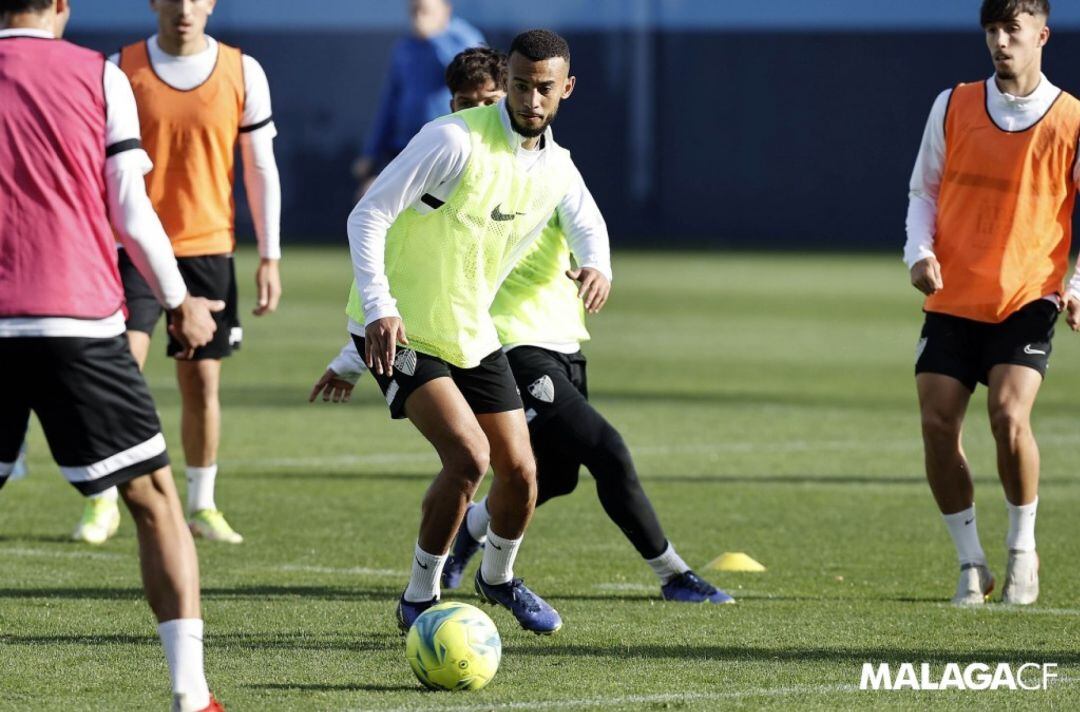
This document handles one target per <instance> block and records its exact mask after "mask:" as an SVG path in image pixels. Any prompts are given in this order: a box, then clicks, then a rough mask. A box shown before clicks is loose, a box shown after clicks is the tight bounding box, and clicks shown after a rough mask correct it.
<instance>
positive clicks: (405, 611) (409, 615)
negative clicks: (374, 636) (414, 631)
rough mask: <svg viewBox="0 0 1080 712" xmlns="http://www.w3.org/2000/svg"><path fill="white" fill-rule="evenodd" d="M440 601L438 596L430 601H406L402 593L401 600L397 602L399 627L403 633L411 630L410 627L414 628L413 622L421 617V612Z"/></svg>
mask: <svg viewBox="0 0 1080 712" xmlns="http://www.w3.org/2000/svg"><path fill="white" fill-rule="evenodd" d="M438 602H439V599H438V598H433V599H431V600H430V601H419V602H413V601H406V600H405V594H402V595H401V600H399V601H398V604H397V616H396V617H397V627H398V630H400V631H401V634H402V635H405V634H406V633H408V632H409V628H412V624H413V623H414V622H415V621H416V619H417V618H419V617H420V614H421V613H423V612H424V611H426V610H427V609H429V608H431V607H432V606H434V605H435V604H436V603H438Z"/></svg>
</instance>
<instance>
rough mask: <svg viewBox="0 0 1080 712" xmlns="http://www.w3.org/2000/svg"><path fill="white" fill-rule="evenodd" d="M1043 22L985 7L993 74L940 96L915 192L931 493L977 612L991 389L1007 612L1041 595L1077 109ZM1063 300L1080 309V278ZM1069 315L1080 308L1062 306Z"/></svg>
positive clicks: (919, 362) (1079, 169)
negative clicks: (1043, 511)
mask: <svg viewBox="0 0 1080 712" xmlns="http://www.w3.org/2000/svg"><path fill="white" fill-rule="evenodd" d="M1049 14H1050V6H1049V3H1048V2H1046V0H985V1H984V2H983V4H982V10H981V21H982V26H983V29H984V31H985V34H986V43H987V46H988V48H989V50H990V57H991V59H992V61H993V64H994V75H993V76H991V77H990V78H989V79H987V80H986V81H980V82H974V83H971V84H959V85H957V86H956V87H955V88H954V89H949V90H946V91H944V92H942V93H941V94H940V95H939V96H938V98H937V100H936V101H935V102H934V105H933V108H932V109H931V112H930V118H929V121H928V122H927V125H926V131H925V133H924V135H923V140H922V145H921V147H920V150H919V155H918V159H917V160H916V163H915V170H914V173H913V174H912V178H911V192H910V201H909V207H908V214H907V235H908V238H907V244H906V245H905V247H904V260H905V262H906V263H907V265H908V267H909V268H910V270H911V282H912V284H913V285H914V286H915V288H916V289H918V290H919V291H921V292H922V293H924V294H925V295H926V296H927V298H926V303H925V307H924V310H925V312H926V320H925V323H924V325H923V328H922V334H921V338H920V339H919V342H918V347H917V349H916V363H915V373H916V386H917V390H918V395H919V407H920V410H921V414H922V432H923V442H924V445H925V451H926V474H927V479H928V480H929V483H930V489H931V491H932V492H933V495H934V499H935V500H936V502H937V505H938V508H939V509H940V510H941V513H942V516H943V517H944V519H945V524H946V526H947V527H948V530H949V533H950V535H951V536H952V539H953V543H954V544H955V545H956V552H957V555H958V557H959V560H960V580H959V582H958V584H957V587H956V594H955V596H954V597H953V603H955V604H957V605H977V604H981V603H983V602H984V601H985V600H986V597H987V596H988V595H989V594H990V592H991V590H992V589H993V587H994V577H993V576H992V575H991V573H990V570H989V569H988V568H987V563H986V557H985V555H984V554H983V549H982V545H981V543H980V541H979V535H978V532H977V529H976V521H975V504H974V501H975V500H974V487H973V485H972V480H971V472H970V468H969V466H968V462H967V460H966V458H965V456H964V450H963V448H962V446H961V431H962V425H963V421H964V414H965V411H966V410H967V406H968V401H969V399H970V397H971V394H972V392H973V391H974V389H975V386H976V385H977V384H978V383H983V384H985V385H986V386H987V387H988V389H989V391H988V403H987V405H988V408H989V416H990V427H991V430H992V431H993V436H994V440H995V442H996V447H997V467H998V476H999V477H1000V479H1001V484H1002V487H1003V489H1004V491H1005V498H1006V506H1007V508H1008V514H1009V531H1008V536H1007V537H1006V541H1005V545H1006V548H1007V549H1008V566H1007V569H1006V573H1005V585H1004V589H1003V592H1002V600H1003V601H1004V602H1005V603H1013V604H1030V603H1033V602H1035V600H1036V599H1037V598H1038V595H1039V557H1038V555H1037V554H1036V551H1035V512H1036V508H1037V507H1038V501H1039V499H1038V487H1039V450H1038V446H1037V445H1036V443H1035V438H1034V436H1033V435H1032V430H1031V410H1032V406H1033V405H1034V403H1035V397H1036V394H1037V393H1038V392H1039V386H1040V385H1041V384H1042V379H1043V376H1044V375H1045V373H1046V367H1047V362H1048V359H1049V356H1050V347H1051V343H1050V342H1051V338H1052V337H1053V334H1054V322H1055V321H1056V319H1057V315H1058V311H1059V309H1060V308H1061V306H1062V299H1063V294H1062V292H1063V281H1064V277H1065V274H1066V272H1067V271H1068V255H1069V243H1070V240H1071V237H1072V223H1071V221H1072V211H1073V203H1074V201H1075V198H1076V191H1077V186H1078V183H1080V166H1078V165H1077V137H1078V135H1080V102H1078V101H1077V100H1076V99H1075V98H1073V97H1072V96H1070V95H1069V94H1067V93H1065V92H1063V91H1062V90H1060V89H1058V88H1057V87H1056V86H1054V85H1053V84H1051V83H1050V80H1048V79H1047V78H1046V77H1045V76H1044V75H1043V74H1042V71H1041V67H1042V55H1043V48H1044V47H1045V46H1046V43H1047V41H1048V40H1049V38H1050V29H1049V27H1048V26H1047V20H1048V17H1049ZM1069 294H1070V295H1073V296H1072V297H1071V299H1075V298H1076V295H1080V282H1078V281H1077V279H1074V280H1073V282H1072V283H1071V288H1070V291H1069ZM1074 313H1075V314H1077V315H1078V316H1080V305H1077V303H1076V302H1073V301H1070V316H1072V315H1073V314H1074Z"/></svg>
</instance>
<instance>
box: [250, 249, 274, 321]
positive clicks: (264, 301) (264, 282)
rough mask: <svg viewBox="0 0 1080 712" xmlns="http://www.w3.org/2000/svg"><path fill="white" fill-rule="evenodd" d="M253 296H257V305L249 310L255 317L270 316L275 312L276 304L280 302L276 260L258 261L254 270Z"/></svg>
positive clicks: (264, 259)
mask: <svg viewBox="0 0 1080 712" xmlns="http://www.w3.org/2000/svg"><path fill="white" fill-rule="evenodd" d="M255 294H257V295H258V299H259V301H258V305H257V306H256V307H255V308H254V309H252V310H251V313H252V314H254V315H255V316H262V315H263V314H270V313H272V312H275V311H277V308H278V302H279V301H281V273H280V272H278V260H268V259H266V258H263V259H261V260H259V266H258V268H257V269H256V270H255Z"/></svg>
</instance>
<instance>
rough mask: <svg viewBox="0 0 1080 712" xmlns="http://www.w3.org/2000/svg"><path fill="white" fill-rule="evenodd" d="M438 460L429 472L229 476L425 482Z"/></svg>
mask: <svg viewBox="0 0 1080 712" xmlns="http://www.w3.org/2000/svg"><path fill="white" fill-rule="evenodd" d="M438 467H439V465H438V460H436V461H435V465H433V467H432V471H431V472H430V473H416V472H347V471H342V472H307V471H301V470H272V471H269V472H254V471H252V472H235V473H234V472H230V473H229V477H230V478H232V479H241V480H242V479H249V480H266V479H282V480H299V479H303V480H304V481H310V480H324V481H336V480H353V481H357V480H359V481H365V482H426V483H428V484H430V483H431V481H432V480H433V479H435V473H436V472H438Z"/></svg>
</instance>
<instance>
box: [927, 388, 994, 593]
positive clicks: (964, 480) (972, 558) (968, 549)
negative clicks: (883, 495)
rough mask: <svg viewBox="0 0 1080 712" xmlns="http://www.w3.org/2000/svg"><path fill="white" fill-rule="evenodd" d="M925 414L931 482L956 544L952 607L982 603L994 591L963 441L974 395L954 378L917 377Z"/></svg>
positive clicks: (928, 475) (932, 490)
mask: <svg viewBox="0 0 1080 712" xmlns="http://www.w3.org/2000/svg"><path fill="white" fill-rule="evenodd" d="M915 383H916V387H917V389H918V393H919V411H920V414H921V416H922V435H923V448H924V451H925V457H926V479H927V481H928V482H929V484H930V491H931V492H932V493H933V495H934V500H935V501H936V502H937V505H938V509H940V510H941V514H942V517H943V518H944V520H945V525H946V526H947V527H948V529H949V534H950V535H951V536H952V540H953V544H954V545H955V546H956V553H957V558H958V559H959V561H960V580H959V582H958V584H957V588H956V594H955V595H954V596H953V603H956V604H958V605H977V604H979V603H982V602H983V601H984V600H985V597H986V595H987V594H989V593H990V591H991V590H993V587H994V578H993V576H992V575H991V574H990V571H989V569H987V567H986V555H985V554H984V553H983V550H982V544H981V543H980V542H979V533H978V528H977V525H976V522H975V486H974V483H973V482H972V480H971V468H970V467H969V466H968V462H967V458H966V457H964V448H963V445H962V443H961V438H962V433H963V424H964V414H965V412H966V411H967V406H968V402H969V401H970V400H971V391H969V390H968V389H967V387H966V386H965V385H964V384H963V383H961V382H960V381H958V380H957V379H955V378H952V377H951V376H945V375H942V374H937V373H920V374H918V375H917V376H916V377H915Z"/></svg>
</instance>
